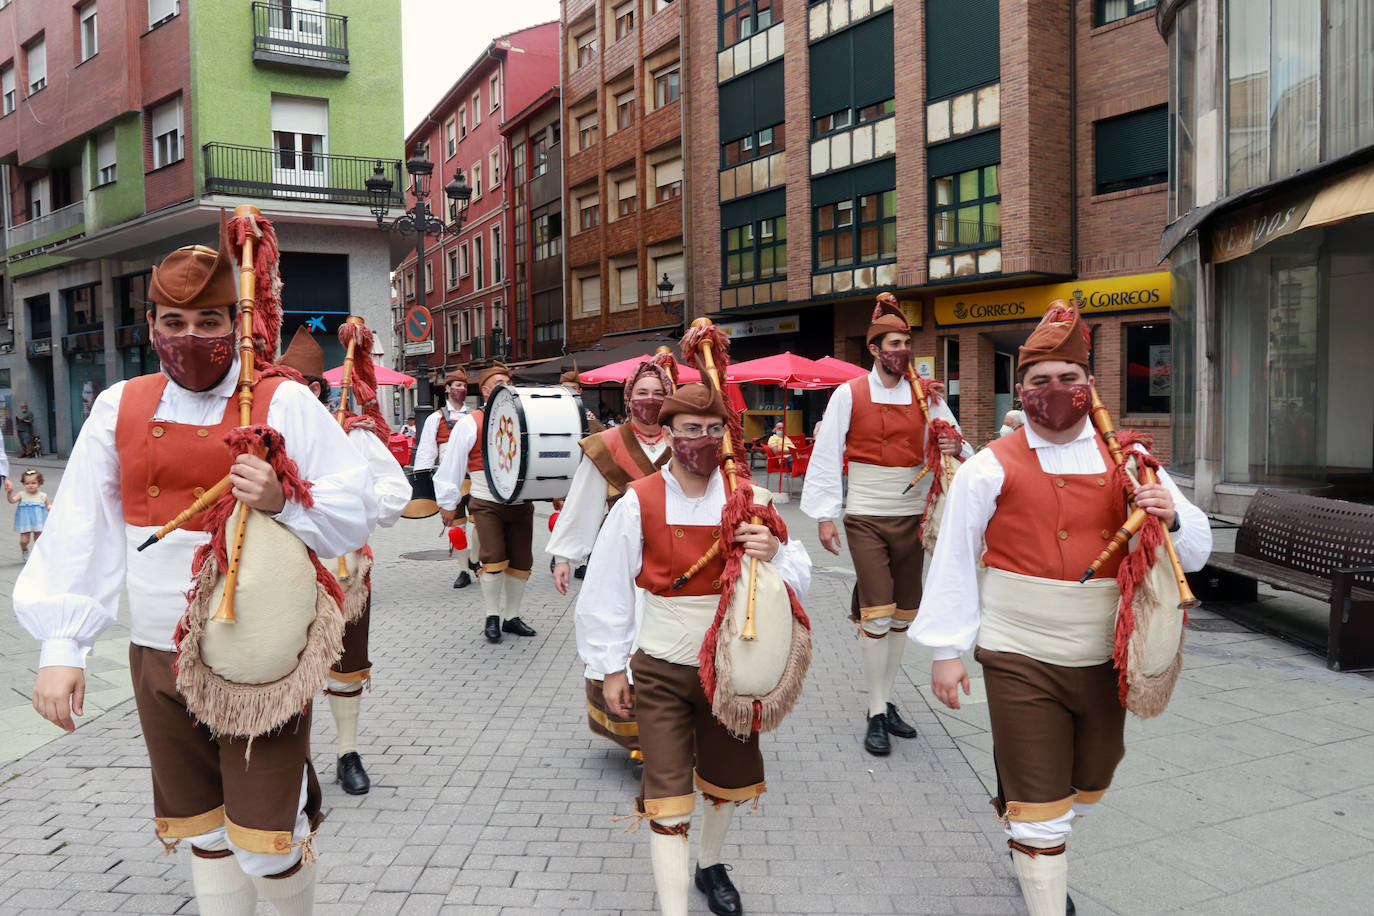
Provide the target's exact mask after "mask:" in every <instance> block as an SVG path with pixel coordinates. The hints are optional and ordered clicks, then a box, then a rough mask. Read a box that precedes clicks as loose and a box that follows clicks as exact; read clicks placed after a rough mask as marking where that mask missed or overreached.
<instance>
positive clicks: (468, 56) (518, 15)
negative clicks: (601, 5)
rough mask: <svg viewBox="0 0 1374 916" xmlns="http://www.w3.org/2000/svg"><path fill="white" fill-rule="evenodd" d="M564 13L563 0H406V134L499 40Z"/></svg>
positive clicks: (403, 24)
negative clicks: (497, 37)
mask: <svg viewBox="0 0 1374 916" xmlns="http://www.w3.org/2000/svg"><path fill="white" fill-rule="evenodd" d="M558 9H559V3H558V0H401V41H402V45H403V49H404V61H405V132H406V134H407V135H409V133H410V132H411V131H412V130H414V129H415V127H416V126H418V125H419V123H420V120H421V119H422V118H423V117H424V116H425V114H426V113H428V112H429V109H430V108H432V107H434V105H435V104H437V103H438V101H439V99H440V98H441V97H442V96H443V94H444V93H445V92H446V91H448V88H449V87H450V86H452V85H453V83H454V82H455V81H456V80H457V79H458V77H460V76H462V75H463V73H464V72H465V71H466V70H467V68H468V67H469V66H471V65H472V62H473V61H474V60H476V59H477V55H479V54H481V53H482V52H483V51H484V50H486V47H487V45H488V44H490V43H491V40H492V39H493V38H495V37H496V36H497V35H504V34H506V33H507V32H513V31H515V30H516V29H523V28H525V27H527V26H531V25H538V24H539V23H541V22H550V21H553V20H556V19H558Z"/></svg>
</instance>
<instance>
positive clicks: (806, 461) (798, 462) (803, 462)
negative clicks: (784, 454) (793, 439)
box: [788, 445, 812, 492]
mask: <svg viewBox="0 0 1374 916" xmlns="http://www.w3.org/2000/svg"><path fill="white" fill-rule="evenodd" d="M811 448H812V447H811V446H809V445H808V446H806V447H805V448H799V449H797V450H796V451H795V452H793V453H792V476H793V477H794V478H796V477H804V476H806V469H807V467H809V466H810V464H811ZM788 492H791V486H790V485H789V487H788Z"/></svg>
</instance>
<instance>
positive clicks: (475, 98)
mask: <svg viewBox="0 0 1374 916" xmlns="http://www.w3.org/2000/svg"><path fill="white" fill-rule="evenodd" d="M481 123H482V90H481V89H478V90H477V91H476V92H474V93H473V94H472V126H473V127H476V126H477V125H478V124H481Z"/></svg>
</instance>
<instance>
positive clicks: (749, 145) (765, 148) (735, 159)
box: [720, 124, 787, 168]
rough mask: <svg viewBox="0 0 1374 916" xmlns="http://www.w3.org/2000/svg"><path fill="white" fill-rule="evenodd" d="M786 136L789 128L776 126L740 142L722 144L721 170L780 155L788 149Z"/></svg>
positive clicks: (752, 134)
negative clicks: (775, 154)
mask: <svg viewBox="0 0 1374 916" xmlns="http://www.w3.org/2000/svg"><path fill="white" fill-rule="evenodd" d="M786 136H787V126H786V125H785V124H774V125H773V126H772V127H765V128H764V129H763V130H758V131H754V132H753V133H751V134H748V135H746V136H744V137H741V138H740V139H738V140H732V141H730V142H729V143H722V144H721V147H720V164H721V168H727V167H729V166H732V165H738V164H739V163H741V162H748V161H749V160H751V159H758V158H759V157H761V156H771V155H773V154H774V153H780V152H782V151H783V150H784V149H786V148H787V144H786V142H785V139H786Z"/></svg>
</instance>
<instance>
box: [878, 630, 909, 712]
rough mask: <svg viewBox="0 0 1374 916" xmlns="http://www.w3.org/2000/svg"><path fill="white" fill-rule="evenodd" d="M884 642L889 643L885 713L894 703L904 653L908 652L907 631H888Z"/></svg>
mask: <svg viewBox="0 0 1374 916" xmlns="http://www.w3.org/2000/svg"><path fill="white" fill-rule="evenodd" d="M883 642H885V643H887V683H886V687H887V692H886V695H885V702H884V705H883V712H887V705H886V704H887V703H890V702H892V697H893V694H894V692H895V687H896V684H897V675H899V674H901V673H902V653H903V652H905V651H906V644H907V638H906V631H905V630H901V631H898V630H888V631H887V636H885V637H883Z"/></svg>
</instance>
